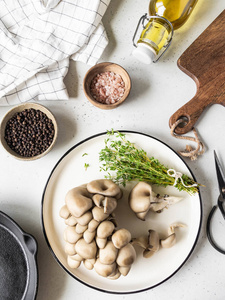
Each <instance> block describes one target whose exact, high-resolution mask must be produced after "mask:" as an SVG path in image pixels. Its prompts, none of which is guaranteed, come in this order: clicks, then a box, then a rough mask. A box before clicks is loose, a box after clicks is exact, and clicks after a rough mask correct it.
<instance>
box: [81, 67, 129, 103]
mask: <svg viewBox="0 0 225 300" xmlns="http://www.w3.org/2000/svg"><path fill="white" fill-rule="evenodd" d="M108 71H110V72H114V73H115V74H118V75H120V76H121V77H122V79H123V81H124V84H125V92H124V94H123V96H122V97H121V98H120V100H119V101H117V102H115V103H113V104H105V103H101V102H98V101H97V100H95V99H94V97H93V96H92V94H91V91H90V86H91V82H92V79H93V78H94V77H95V76H96V75H97V74H100V73H104V72H108ZM83 89H84V93H85V96H86V97H87V99H88V100H89V101H90V102H91V103H92V104H93V105H95V106H97V107H98V108H101V109H113V108H116V107H118V106H119V105H120V104H122V103H123V102H124V101H125V100H126V98H127V96H128V95H129V93H130V89H131V80H130V76H129V74H128V73H127V71H126V70H125V69H124V68H122V67H121V66H120V65H117V64H115V63H110V62H103V63H99V64H97V65H95V66H93V67H92V68H90V69H89V70H88V72H87V73H86V75H85V77H84V80H83Z"/></svg>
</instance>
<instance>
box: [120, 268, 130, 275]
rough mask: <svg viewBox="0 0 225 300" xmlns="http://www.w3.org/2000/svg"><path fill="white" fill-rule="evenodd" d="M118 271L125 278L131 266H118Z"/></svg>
mask: <svg viewBox="0 0 225 300" xmlns="http://www.w3.org/2000/svg"><path fill="white" fill-rule="evenodd" d="M118 269H119V271H120V273H121V274H122V275H123V276H127V274H128V273H129V272H130V269H131V266H126V267H121V266H119V267H118Z"/></svg>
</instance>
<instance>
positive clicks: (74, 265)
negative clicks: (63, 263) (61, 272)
mask: <svg viewBox="0 0 225 300" xmlns="http://www.w3.org/2000/svg"><path fill="white" fill-rule="evenodd" d="M67 263H68V265H69V266H70V268H72V269H77V268H79V266H80V264H81V262H80V261H79V260H75V259H72V258H71V257H70V256H67Z"/></svg>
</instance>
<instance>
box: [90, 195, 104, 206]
mask: <svg viewBox="0 0 225 300" xmlns="http://www.w3.org/2000/svg"><path fill="white" fill-rule="evenodd" d="M104 199H105V196H104V195H100V194H94V196H93V197H92V200H93V201H94V204H95V205H96V206H98V207H101V206H102V201H103V200H104Z"/></svg>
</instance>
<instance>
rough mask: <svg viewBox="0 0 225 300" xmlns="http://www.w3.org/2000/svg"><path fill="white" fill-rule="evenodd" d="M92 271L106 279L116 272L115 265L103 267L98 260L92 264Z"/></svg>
mask: <svg viewBox="0 0 225 300" xmlns="http://www.w3.org/2000/svg"><path fill="white" fill-rule="evenodd" d="M94 269H95V271H96V272H97V273H98V274H99V275H101V276H103V277H108V276H110V275H111V274H112V273H113V272H114V271H115V270H116V263H113V264H110V265H105V264H102V263H101V262H100V259H99V258H98V259H97V260H96V263H95V264H94Z"/></svg>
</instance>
